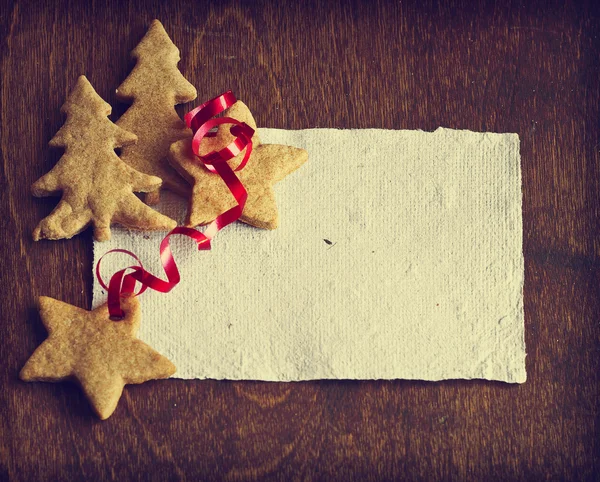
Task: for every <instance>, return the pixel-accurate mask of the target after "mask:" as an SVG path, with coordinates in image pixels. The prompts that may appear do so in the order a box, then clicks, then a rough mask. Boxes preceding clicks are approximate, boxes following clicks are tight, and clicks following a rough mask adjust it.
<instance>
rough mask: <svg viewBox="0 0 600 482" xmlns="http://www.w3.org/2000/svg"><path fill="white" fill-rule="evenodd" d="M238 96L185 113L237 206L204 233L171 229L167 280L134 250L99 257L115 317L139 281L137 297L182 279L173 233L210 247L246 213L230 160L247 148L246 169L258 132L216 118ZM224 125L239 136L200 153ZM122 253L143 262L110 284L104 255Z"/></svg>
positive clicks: (164, 256)
mask: <svg viewBox="0 0 600 482" xmlns="http://www.w3.org/2000/svg"><path fill="white" fill-rule="evenodd" d="M236 100H237V99H236V98H235V95H233V93H232V92H231V91H227V92H225V93H223V94H221V95H219V96H217V97H215V98H214V99H211V100H209V101H208V102H205V103H204V104H202V105H201V106H198V107H196V108H195V109H194V110H192V111H190V112H188V113H187V114H186V116H185V123H186V124H187V126H188V127H189V128H191V129H192V131H193V132H194V137H193V139H192V151H193V152H194V154H195V155H196V156H197V157H198V158H199V161H200V162H202V163H203V164H204V166H205V167H206V168H207V169H208V170H210V171H212V172H216V173H217V174H219V176H221V178H222V179H223V181H224V182H225V184H226V185H227V187H228V188H229V190H230V191H231V194H233V197H234V198H235V200H236V201H237V205H236V206H234V207H232V208H231V209H229V210H227V211H225V212H224V213H223V214H220V215H219V216H217V218H216V219H215V220H214V221H213V222H212V223H211V224H210V225H209V226H208V228H206V230H205V231H204V233H201V232H200V231H196V230H195V229H192V228H186V227H183V226H178V227H176V228H175V229H173V230H172V231H170V232H169V233H168V234H167V235H166V236H165V238H164V239H163V240H162V241H161V243H160V260H161V263H162V265H163V269H164V271H165V274H166V276H167V281H164V280H162V279H160V278H158V277H156V276H154V275H153V274H151V273H149V272H148V271H146V270H145V269H144V267H143V266H142V263H141V261H140V260H139V258H138V257H137V256H136V255H135V254H133V253H132V252H131V251H127V250H125V249H112V250H110V251H108V252H106V253H104V255H103V256H102V257H101V258H100V259H99V260H98V263H97V265H96V276H97V278H98V281H99V282H100V285H101V286H102V287H103V288H104V289H105V290H107V292H108V303H107V304H108V312H109V314H110V316H111V318H113V319H115V318H117V319H121V318H123V316H125V313H124V312H123V310H122V309H121V295H122V294H130V293H133V292H134V289H135V283H136V281H137V282H139V283H140V284H141V285H142V287H141V289H140V291H139V292H138V293H136V294H135V296H138V295H140V294H142V293H143V292H144V291H146V289H147V288H150V289H153V290H155V291H159V292H161V293H168V292H169V291H171V290H172V289H173V288H174V287H175V286H176V285H177V284H178V283H179V281H180V275H179V270H178V269H177V265H176V264H175V259H174V258H173V253H172V252H171V246H170V244H169V239H170V237H171V236H172V235H173V234H182V235H184V236H188V237H189V238H192V239H193V240H194V241H196V244H197V245H198V249H199V250H208V249H210V247H211V246H210V242H211V240H212V239H213V238H214V236H215V235H216V234H217V233H218V232H219V231H220V230H221V229H223V228H224V227H225V226H227V225H228V224H231V223H233V222H234V221H236V220H237V219H239V217H240V216H241V214H242V211H243V210H244V206H245V204H246V199H247V198H248V193H247V192H246V189H245V188H244V186H243V184H242V183H241V182H240V180H239V179H238V178H237V176H236V175H235V172H234V170H232V169H231V167H229V164H227V161H228V160H230V159H233V158H234V157H235V156H237V155H238V154H239V153H240V152H242V151H243V150H244V148H246V153H245V154H244V158H243V159H242V162H241V163H240V165H239V166H237V168H236V169H235V171H239V170H240V169H243V168H244V166H245V165H246V163H247V162H248V159H249V158H250V154H251V153H252V136H253V135H254V129H252V128H251V127H250V126H249V125H247V124H246V123H244V122H240V121H238V120H236V119H232V118H231V117H220V118H218V119H212V118H213V117H214V116H215V115H217V114H220V113H221V112H223V111H224V110H225V109H227V108H228V107H230V106H231V105H233V104H234V103H235V102H236ZM220 124H233V127H232V128H231V129H230V132H231V134H232V135H234V136H235V139H234V140H233V141H232V142H231V143H230V144H229V145H228V146H227V147H225V148H223V149H221V150H220V151H212V152H209V153H208V154H206V155H204V156H201V155H200V143H201V142H202V139H204V137H211V136H212V135H213V134H212V133H211V132H210V131H211V129H212V128H213V127H215V126H217V125H220ZM114 252H121V253H126V254H129V255H130V256H132V257H133V258H135V259H136V261H137V262H138V263H139V265H138V266H129V267H128V268H125V269H122V270H120V271H117V272H116V273H115V274H114V275H112V277H111V279H110V282H109V284H108V286H106V284H105V283H104V281H103V280H102V277H101V276H100V262H101V261H102V258H104V256H106V255H107V254H108V253H114ZM128 270H133V273H129V274H126V272H127V271H128Z"/></svg>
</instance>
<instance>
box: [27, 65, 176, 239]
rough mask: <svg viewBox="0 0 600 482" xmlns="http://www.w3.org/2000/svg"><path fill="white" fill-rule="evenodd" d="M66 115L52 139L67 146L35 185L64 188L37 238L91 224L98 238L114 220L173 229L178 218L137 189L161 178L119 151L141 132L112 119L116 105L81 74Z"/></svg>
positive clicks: (45, 189)
mask: <svg viewBox="0 0 600 482" xmlns="http://www.w3.org/2000/svg"><path fill="white" fill-rule="evenodd" d="M61 111H62V112H63V113H65V114H66V115H67V120H66V121H65V124H64V125H63V126H62V127H61V129H60V130H59V131H58V132H57V133H56V135H55V136H54V137H53V138H52V139H51V140H50V146H53V147H64V148H65V153H64V155H63V156H62V157H61V158H60V160H59V161H58V163H57V164H56V165H55V166H54V168H53V169H52V170H51V171H50V172H48V173H47V174H46V175H44V176H42V177H41V178H40V179H38V180H37V181H36V182H35V183H34V184H33V186H32V192H33V195H34V196H38V197H42V196H52V195H58V194H60V193H62V198H61V200H60V202H59V204H58V206H57V207H56V208H55V209H54V211H52V213H50V215H49V216H47V217H46V218H44V219H43V220H42V221H41V222H40V223H39V224H38V226H37V227H36V228H35V231H34V232H33V238H34V239H35V240H36V241H37V240H40V239H62V238H71V237H73V236H75V235H76V234H77V233H79V232H81V231H82V230H84V229H85V228H86V227H87V226H88V225H89V224H93V226H94V237H95V238H96V239H97V240H98V241H105V240H108V239H110V225H111V223H112V222H116V223H119V224H122V225H124V226H127V227H130V228H135V229H144V230H149V229H150V230H170V229H173V228H174V227H175V226H176V225H177V223H176V222H175V221H174V220H172V219H170V218H168V217H166V216H163V215H162V214H160V213H158V212H156V211H154V210H153V209H151V208H149V207H148V206H146V205H145V204H144V203H143V202H141V201H140V200H139V199H138V198H137V197H136V196H135V194H134V191H135V192H150V191H155V190H156V189H158V188H159V187H160V185H161V180H160V178H158V177H155V176H148V175H146V174H143V173H141V172H138V171H136V170H135V169H133V168H132V167H130V166H128V165H127V164H125V163H124V162H123V161H121V160H120V159H119V157H118V156H117V155H116V154H115V148H117V147H124V146H128V145H131V144H133V143H135V141H136V136H135V135H134V134H132V133H130V132H128V131H126V130H124V129H122V128H120V127H118V126H116V125H115V124H113V123H112V122H111V121H110V120H109V119H108V117H107V116H108V115H109V114H110V112H111V107H110V105H108V104H107V103H106V102H104V101H103V100H102V99H101V98H100V96H99V95H98V94H97V93H96V91H95V90H94V88H93V87H92V85H91V84H90V83H89V82H88V80H87V79H86V78H85V77H84V76H81V77H79V79H77V84H76V85H75V88H74V89H73V90H72V92H71V94H70V95H69V97H68V98H67V101H66V102H65V103H64V105H63V106H62V109H61Z"/></svg>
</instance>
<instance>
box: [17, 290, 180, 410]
mask: <svg viewBox="0 0 600 482" xmlns="http://www.w3.org/2000/svg"><path fill="white" fill-rule="evenodd" d="M121 306H122V307H123V311H124V312H125V317H124V318H123V319H122V320H120V321H112V320H111V319H110V318H109V314H108V308H107V306H106V305H102V306H100V307H98V308H96V309H95V310H93V311H86V310H83V309H81V308H77V307H76V306H73V305H69V304H67V303H63V302H62V301H58V300H55V299H53V298H48V297H46V296H41V297H40V300H39V307H40V316H41V318H42V322H43V323H44V326H45V327H46V329H47V330H48V338H47V339H46V340H45V341H44V342H43V343H42V344H41V345H40V346H39V347H38V348H37V349H36V350H35V352H33V355H31V357H30V358H29V360H27V363H26V364H25V366H24V367H23V369H22V370H21V373H20V375H19V376H20V377H21V379H22V380H25V381H27V382H35V381H40V382H60V381H63V380H74V381H76V382H78V383H79V384H80V385H81V388H82V389H83V391H84V393H85V395H86V397H87V398H88V399H89V401H90V403H91V405H92V407H93V408H94V411H95V412H96V413H97V414H98V416H99V417H100V418H101V419H102V420H105V419H107V418H108V417H110V416H111V414H112V413H113V412H114V411H115V408H116V407H117V403H118V402H119V398H121V393H122V392H123V387H124V386H125V385H127V384H137V383H144V382H146V381H148V380H156V379H161V378H167V377H169V376H171V375H173V373H175V366H174V365H173V364H172V363H171V362H170V361H169V360H168V359H167V358H165V357H164V356H162V355H160V354H159V353H158V352H156V351H155V350H153V349H152V348H150V347H149V346H148V345H146V344H145V343H144V342H142V341H140V340H138V339H137V338H135V334H136V333H137V330H138V328H139V325H140V305H139V301H138V300H137V298H135V297H133V296H127V297H124V298H123V299H122V301H121Z"/></svg>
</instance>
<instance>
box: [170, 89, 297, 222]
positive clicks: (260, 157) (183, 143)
mask: <svg viewBox="0 0 600 482" xmlns="http://www.w3.org/2000/svg"><path fill="white" fill-rule="evenodd" d="M224 116H226V117H231V118H234V119H236V120H238V121H241V122H245V123H246V124H248V125H249V126H250V127H252V128H253V129H254V130H255V131H256V122H255V120H254V117H253V116H252V114H251V112H250V110H249V109H248V107H247V106H246V105H245V104H244V103H243V102H241V101H237V102H236V103H235V104H233V105H232V106H231V107H230V108H229V109H227V110H226V111H225V112H224ZM234 138H235V137H234V136H233V135H232V134H231V133H230V126H229V125H227V124H221V125H219V126H218V128H217V132H216V135H215V136H214V137H205V138H204V139H203V140H202V143H201V145H200V154H201V155H203V156H204V155H206V154H208V153H209V152H211V151H215V150H216V151H218V150H220V149H222V148H224V147H225V146H227V145H228V144H229V143H230V142H232V141H233V140H234ZM252 143H253V147H252V153H251V154H250V159H249V160H248V163H247V164H246V166H245V167H244V168H243V169H242V170H240V171H237V172H236V175H237V176H238V178H239V179H240V181H241V182H242V184H243V185H244V187H245V188H246V190H247V191H248V200H247V201H246V205H245V207H244V211H243V213H242V216H241V217H240V220H241V221H243V222H245V223H247V224H250V225H252V226H256V227H258V228H262V229H275V228H276V227H277V226H278V224H279V214H278V211H277V203H276V200H275V193H274V191H273V185H274V184H275V183H277V182H279V181H281V180H282V179H283V178H284V177H286V176H287V175H288V174H290V173H292V172H293V171H295V170H296V169H298V168H299V167H300V166H302V164H304V163H305V162H306V161H307V160H308V153H307V152H306V151H305V150H304V149H299V148H297V147H291V146H283V145H279V144H262V143H261V142H260V139H259V137H258V134H257V133H256V132H255V133H254V136H253V137H252ZM245 151H246V149H244V150H243V151H242V152H241V153H240V154H238V155H237V156H236V157H234V158H233V159H231V160H229V161H228V164H229V166H230V167H231V168H232V169H235V168H236V167H237V166H238V165H239V164H240V163H241V161H242V159H243V157H244V154H245ZM169 162H170V163H171V165H172V166H173V167H174V168H175V169H177V171H178V172H179V173H180V174H181V175H182V176H183V177H185V178H186V179H187V181H188V182H189V183H190V184H191V185H192V194H191V196H190V198H189V207H188V215H187V226H190V227H195V226H198V225H203V224H208V223H210V222H212V221H213V220H214V219H215V218H216V217H217V216H219V215H220V214H222V213H224V212H225V211H227V210H228V209H230V208H232V207H233V206H235V203H236V201H235V198H234V197H233V195H232V194H231V192H230V191H229V189H228V188H227V186H226V185H225V183H224V182H223V180H222V179H221V177H220V176H219V175H218V174H216V173H213V172H211V171H209V170H208V169H207V168H206V167H205V166H204V165H203V164H202V162H201V161H200V160H199V159H198V158H197V157H196V156H195V155H194V153H193V152H192V138H191V137H188V138H187V139H183V140H180V141H178V142H175V143H173V144H172V145H171V148H170V151H169Z"/></svg>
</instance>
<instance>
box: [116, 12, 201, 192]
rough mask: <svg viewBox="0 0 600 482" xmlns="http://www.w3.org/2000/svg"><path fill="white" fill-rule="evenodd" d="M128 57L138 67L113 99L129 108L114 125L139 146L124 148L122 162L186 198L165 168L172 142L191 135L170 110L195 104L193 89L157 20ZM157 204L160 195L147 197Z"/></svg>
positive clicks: (174, 174) (183, 184)
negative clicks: (126, 131) (135, 140)
mask: <svg viewBox="0 0 600 482" xmlns="http://www.w3.org/2000/svg"><path fill="white" fill-rule="evenodd" d="M132 56H133V57H134V58H135V59H136V60H137V63H136V65H135V67H134V68H133V70H132V71H131V73H130V74H129V76H128V77H127V78H126V79H125V81H124V82H123V83H122V84H121V85H120V86H119V88H118V89H117V97H118V98H119V99H120V100H122V101H124V102H133V104H132V105H131V107H130V108H129V109H128V110H127V111H126V112H125V114H123V116H121V118H120V119H119V120H118V121H117V125H118V126H120V127H122V128H124V129H127V130H128V131H131V132H133V133H134V134H135V135H137V136H138V142H137V144H135V145H130V146H127V147H125V148H124V149H123V151H122V153H121V159H123V160H124V161H125V162H126V163H128V164H129V165H130V166H132V167H133V168H135V169H137V170H139V171H142V172H145V173H146V174H151V175H153V176H158V177H160V178H161V179H162V180H163V185H162V187H164V188H166V189H169V190H171V191H173V192H176V193H178V194H180V195H182V196H185V197H187V196H188V195H189V191H190V188H189V185H188V184H187V183H186V182H185V181H184V180H183V179H182V178H181V176H179V175H178V174H177V172H176V171H175V170H174V169H173V168H172V167H171V166H170V165H169V163H168V161H167V155H168V153H169V146H170V145H171V143H173V142H175V141H178V140H180V139H184V138H186V137H189V136H190V135H191V132H190V130H189V129H188V128H187V127H186V125H185V123H184V122H183V121H182V120H181V119H180V118H179V116H178V115H177V112H175V107H174V106H175V104H182V103H184V102H189V101H192V100H194V99H195V98H196V89H195V88H194V86H193V85H191V84H190V83H189V82H188V81H187V80H185V78H184V77H183V75H181V72H179V70H178V69H177V63H178V62H179V49H178V48H177V47H176V46H175V45H174V44H173V42H172V41H171V39H170V38H169V36H168V35H167V32H165V29H164V28H163V26H162V24H161V23H160V22H159V21H158V20H154V21H153V22H152V25H150V28H149V29H148V32H147V33H146V35H145V36H144V38H143V39H142V40H141V42H140V43H139V44H138V45H137V47H136V48H135V49H134V50H133V52H132ZM158 200H159V191H156V192H155V193H151V194H148V195H146V202H147V203H148V204H154V203H156V202H158Z"/></svg>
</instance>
